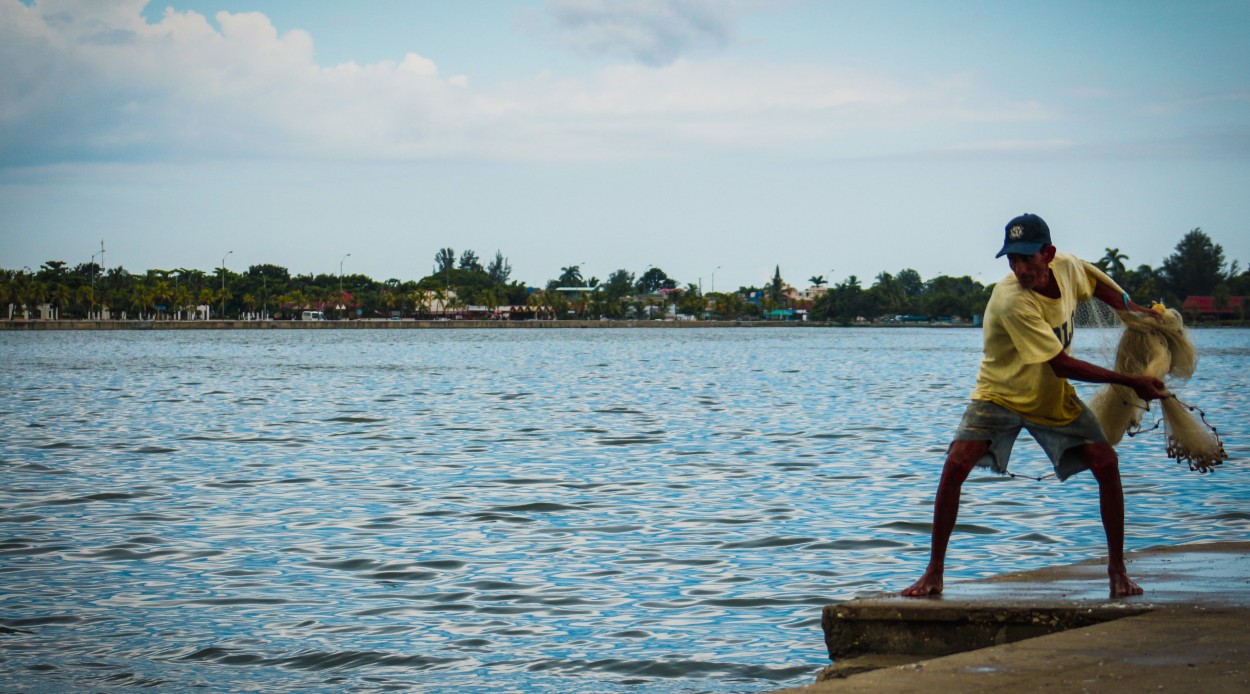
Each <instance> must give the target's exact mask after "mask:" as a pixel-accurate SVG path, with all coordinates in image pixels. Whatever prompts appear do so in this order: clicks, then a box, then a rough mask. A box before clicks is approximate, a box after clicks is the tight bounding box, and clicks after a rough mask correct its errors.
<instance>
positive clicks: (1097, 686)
mask: <svg viewBox="0 0 1250 694" xmlns="http://www.w3.org/2000/svg"><path fill="white" fill-rule="evenodd" d="M1127 559H1128V569H1129V575H1131V576H1133V578H1134V580H1136V581H1137V582H1138V584H1140V585H1141V586H1142V587H1143V588H1144V589H1145V590H1146V593H1145V595H1141V596H1134V597H1129V598H1121V599H1115V600H1112V599H1110V598H1108V587H1107V574H1106V568H1105V565H1104V563H1103V562H1102V561H1101V560H1092V561H1089V562H1083V563H1080V564H1074V565H1070V566H1060V567H1053V568H1047V569H1040V570H1036V571H1028V572H1022V573H1015V574H1007V575H1004V576H999V577H995V578H992V579H988V580H984V581H970V582H966V583H955V584H951V583H948V584H947V585H946V590H945V593H944V594H943V595H941V596H937V597H932V598H923V599H914V598H902V597H899V596H896V595H881V596H874V597H869V598H862V599H859V600H853V601H850V602H847V603H842V604H838V605H829V606H827V607H826V608H825V610H824V614H823V625H824V630H825V642H826V646H827V647H828V650H829V653H830V658H831V659H832V660H833V661H834V663H833V665H831V666H830V667H829V668H826V669H825V670H824V671H823V672H822V673H821V675H820V681H818V682H817V683H815V684H812V685H809V686H806V687H799V688H796V689H790V690H785V691H787V692H802V693H803V694H813V693H825V692H933V691H956V692H991V691H995V692H997V691H1042V690H1046V691H1096V690H1098V691H1103V690H1105V691H1164V692H1167V691H1172V692H1198V691H1200V692H1204V693H1205V692H1243V693H1244V692H1250V542H1221V543H1210V544H1192V545H1181V546H1177V547H1159V548H1152V549H1147V550H1141V551H1138V552H1133V553H1131V554H1130V555H1129V556H1128V558H1127Z"/></svg>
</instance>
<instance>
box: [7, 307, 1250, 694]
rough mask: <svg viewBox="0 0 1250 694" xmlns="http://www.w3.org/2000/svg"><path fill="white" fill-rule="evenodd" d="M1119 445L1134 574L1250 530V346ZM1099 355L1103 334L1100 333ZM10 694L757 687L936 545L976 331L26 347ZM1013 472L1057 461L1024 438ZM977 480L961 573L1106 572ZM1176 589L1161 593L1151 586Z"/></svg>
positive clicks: (901, 579) (12, 484)
mask: <svg viewBox="0 0 1250 694" xmlns="http://www.w3.org/2000/svg"><path fill="white" fill-rule="evenodd" d="M1195 337H1196V339H1197V342H1198V344H1199V347H1200V350H1201V352H1202V354H1203V362H1202V364H1201V365H1200V367H1199V374H1198V376H1197V377H1196V378H1195V379H1194V380H1193V381H1192V382H1191V383H1190V384H1189V385H1188V386H1186V387H1185V388H1184V389H1182V390H1181V392H1182V393H1183V394H1184V396H1185V397H1186V398H1187V399H1188V400H1189V401H1191V402H1193V403H1194V404H1198V405H1200V406H1202V407H1203V408H1204V409H1205V410H1206V412H1207V416H1208V419H1210V420H1211V421H1212V422H1213V423H1215V424H1217V426H1219V427H1220V432H1221V434H1222V435H1223V436H1224V438H1225V442H1226V446H1227V449H1228V452H1229V453H1230V454H1231V455H1232V456H1234V458H1236V459H1237V460H1235V461H1234V462H1232V463H1230V464H1226V465H1225V466H1224V468H1222V469H1221V470H1220V471H1219V472H1217V473H1215V474H1213V475H1205V476H1200V475H1198V474H1196V473H1191V472H1189V471H1187V470H1185V469H1184V468H1183V467H1181V466H1177V465H1176V464H1175V463H1173V462H1171V461H1169V460H1167V459H1166V458H1165V457H1164V454H1163V441H1162V435H1161V434H1160V433H1159V432H1155V433H1152V434H1148V435H1144V436H1140V437H1137V438H1134V439H1130V440H1129V441H1128V442H1127V443H1126V444H1125V445H1124V446H1123V447H1122V456H1123V458H1124V462H1123V465H1122V467H1123V469H1124V474H1125V491H1126V495H1127V503H1128V515H1129V525H1128V537H1129V540H1128V544H1129V548H1130V549H1134V548H1141V547H1147V546H1152V545H1157V544H1164V543H1179V542H1190V541H1201V540H1220V539H1237V540H1245V539H1248V538H1250V507H1248V506H1247V503H1246V502H1247V499H1250V493H1248V487H1247V482H1248V481H1250V480H1248V479H1247V477H1248V475H1247V473H1246V471H1245V469H1244V462H1243V461H1244V459H1245V458H1246V456H1247V453H1248V452H1250V448H1248V443H1247V440H1248V437H1247V433H1248V432H1247V420H1246V417H1245V413H1246V412H1247V408H1248V407H1250V388H1248V387H1247V380H1246V376H1245V374H1246V373H1247V368H1248V367H1250V331H1244V330H1236V331H1235V330H1223V331H1197V332H1196V333H1195ZM1081 339H1082V338H1080V337H1078V342H1079V341H1080V340H1081ZM0 354H2V355H3V357H4V375H3V377H2V378H3V381H2V383H3V389H2V390H0V475H3V481H4V483H3V489H2V490H0V646H2V649H0V687H2V688H4V689H7V690H32V691H60V690H65V689H90V690H96V691H108V690H115V689H126V688H131V687H135V686H152V687H156V688H158V689H161V690H169V691H186V690H189V689H192V688H200V689H207V690H209V691H238V690H264V691H307V690H314V691H318V690H319V691H351V690H354V691H366V690H385V689H399V690H416V689H419V690H421V691H429V692H438V691H466V690H469V691H471V690H491V691H509V690H516V691H527V690H557V689H558V690H565V691H595V692H602V691H630V690H636V691H752V690H766V689H771V688H777V687H780V686H787V685H798V684H804V683H807V682H810V681H811V680H812V677H813V675H814V673H815V671H816V670H818V669H819V668H820V667H821V665H822V664H824V663H825V661H826V656H825V653H824V649H823V644H822V636H821V631H820V624H819V617H820V608H821V607H822V606H823V605H825V604H826V603H829V602H831V601H838V600H845V599H849V598H852V597H855V596H857V595H863V594H868V593H873V592H877V591H881V590H896V589H898V588H901V587H902V586H904V585H906V584H907V583H909V582H910V581H911V580H912V579H914V578H915V577H916V576H917V575H918V574H919V572H920V570H921V568H922V567H923V565H924V563H925V560H926V558H927V551H928V527H929V525H928V521H929V515H930V504H931V499H932V494H933V490H934V487H935V486H936V483H937V476H938V472H939V470H940V466H941V458H942V453H943V451H944V450H945V446H946V443H947V439H948V438H949V436H950V434H951V432H952V431H953V428H954V426H955V424H956V422H957V420H958V417H959V415H960V413H961V412H962V408H963V405H964V402H965V399H966V397H967V394H968V392H969V391H970V389H971V386H972V380H973V377H974V375H975V369H976V365H977V360H978V358H979V354H980V332H979V331H976V330H932V329H929V330H926V329H897V330H858V329H736V330H735V329H691V330H485V331H477V330H404V331H358V330H342V331H339V330H328V331H327V330H317V331H304V330H293V331H264V332H260V331H240V332H226V331H221V332H218V331H203V332H200V331H196V332H177V333H171V332H104V333H101V332H69V333H51V332H37V333H0ZM1012 467H1013V470H1016V471H1019V472H1024V473H1029V474H1035V475H1036V474H1042V473H1044V472H1046V471H1047V470H1048V469H1049V466H1048V464H1047V463H1046V462H1045V459H1044V458H1043V457H1042V455H1041V454H1040V452H1039V451H1038V449H1037V447H1036V446H1035V445H1033V444H1032V443H1031V442H1026V441H1022V442H1021V444H1020V445H1018V446H1017V449H1016V456H1015V458H1014V459H1013V461H1012ZM1096 498H1097V497H1096V488H1095V486H1094V483H1093V480H1092V479H1091V478H1090V477H1089V475H1079V476H1077V477H1076V478H1073V479H1072V480H1069V481H1068V482H1065V483H1063V484H1058V483H1056V482H1054V481H1053V480H1047V481H1045V482H1034V481H1028V480H1013V479H1007V478H1000V477H997V476H994V475H990V474H987V473H974V477H973V478H972V479H971V480H970V484H969V486H968V488H967V490H966V493H965V506H964V509H963V512H962V514H961V516H960V525H959V528H958V532H957V534H956V536H955V539H954V542H953V545H952V551H951V557H950V566H949V569H948V580H959V579H969V578H974V577H979V576H986V575H992V574H996V573H1001V572H1004V571H1006V570H1015V569H1025V568H1032V567H1038V566H1042V565H1049V564H1054V563H1061V562H1071V561H1079V560H1084V559H1087V558H1090V557H1093V556H1101V555H1102V554H1103V551H1104V546H1103V538H1102V533H1101V527H1100V525H1099V523H1098V520H1097V510H1096V509H1097V506H1096ZM1145 587H1146V588H1147V589H1149V586H1145Z"/></svg>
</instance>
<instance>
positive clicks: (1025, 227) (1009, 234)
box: [994, 214, 1050, 258]
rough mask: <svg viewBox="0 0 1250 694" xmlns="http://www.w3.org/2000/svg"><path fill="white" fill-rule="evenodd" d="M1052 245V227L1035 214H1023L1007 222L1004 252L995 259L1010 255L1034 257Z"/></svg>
mask: <svg viewBox="0 0 1250 694" xmlns="http://www.w3.org/2000/svg"><path fill="white" fill-rule="evenodd" d="M1049 245H1050V227H1048V226H1046V222H1045V221H1043V220H1042V218H1041V217H1038V216H1037V215H1035V214H1022V215H1020V216H1019V217H1016V218H1015V219H1013V220H1011V221H1010V222H1007V228H1006V234H1005V235H1004V237H1003V250H1001V251H999V252H998V255H996V256H994V257H995V258H1001V257H1003V256H1005V255H1007V254H1008V253H1014V254H1017V255H1033V254H1034V253H1036V252H1038V251H1040V250H1042V249H1043V248H1045V247H1046V246H1049Z"/></svg>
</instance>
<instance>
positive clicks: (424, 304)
mask: <svg viewBox="0 0 1250 694" xmlns="http://www.w3.org/2000/svg"><path fill="white" fill-rule="evenodd" d="M1106 251H1107V252H1106V254H1105V255H1104V256H1103V257H1102V258H1101V259H1100V260H1098V261H1097V262H1096V264H1097V265H1098V266H1099V267H1100V268H1102V269H1103V271H1105V272H1106V273H1107V274H1108V275H1110V276H1111V277H1112V278H1113V279H1115V280H1116V281H1117V282H1119V283H1120V284H1121V285H1122V286H1123V287H1124V288H1125V289H1126V290H1127V291H1128V292H1129V294H1130V295H1131V296H1133V297H1134V298H1135V299H1136V300H1137V301H1138V302H1139V303H1147V302H1150V301H1153V300H1156V299H1162V300H1163V301H1164V303H1166V304H1168V305H1169V306H1178V307H1179V306H1181V305H1182V301H1183V300H1184V299H1185V298H1186V297H1189V296H1191V295H1194V296H1207V297H1212V299H1211V301H1210V304H1211V306H1213V307H1214V309H1215V310H1217V311H1220V312H1223V313H1225V314H1229V313H1236V314H1238V316H1239V317H1240V318H1241V319H1242V320H1244V319H1245V309H1246V306H1245V303H1244V302H1241V301H1240V300H1237V299H1236V297H1244V296H1246V295H1248V294H1250V270H1242V269H1240V267H1239V266H1238V263H1237V262H1236V261H1234V262H1231V263H1227V264H1226V262H1225V259H1224V250H1223V249H1222V248H1221V247H1220V246H1219V245H1218V244H1216V243H1214V242H1212V240H1211V239H1210V237H1208V236H1207V235H1206V234H1205V233H1204V232H1203V231H1202V230H1201V229H1194V230H1192V231H1190V232H1188V233H1187V234H1185V236H1184V238H1182V239H1181V241H1180V242H1179V243H1178V244H1177V245H1176V248H1175V251H1174V252H1173V253H1172V255H1170V256H1168V257H1167V258H1166V259H1165V260H1164V261H1163V264H1162V265H1161V266H1160V267H1159V268H1158V269H1155V268H1152V267H1151V266H1149V265H1139V266H1138V267H1137V268H1136V269H1130V268H1129V266H1128V265H1127V264H1126V263H1127V261H1128V257H1127V256H1126V255H1124V254H1123V253H1121V252H1120V251H1119V249H1117V248H1108V249H1106ZM434 263H435V264H434V268H433V271H432V272H431V274H430V275H428V276H426V277H423V278H421V279H419V280H399V279H394V278H392V279H388V280H386V281H377V280H374V279H373V278H371V277H368V276H366V275H361V274H353V275H344V276H338V275H326V274H321V275H296V276H291V274H290V272H289V271H288V270H287V269H286V268H285V267H282V266H279V265H271V264H265V265H253V266H251V267H249V268H248V269H247V271H246V272H243V273H234V272H230V271H229V270H226V269H224V268H219V269H218V270H217V271H216V272H213V273H207V272H203V271H201V270H189V269H185V268H178V269H174V270H148V271H146V272H144V273H142V274H135V273H131V272H128V271H127V270H125V269H124V268H122V267H114V268H108V269H104V268H101V267H100V266H99V265H97V264H96V263H95V262H94V260H93V262H90V263H84V264H81V265H78V266H77V267H74V268H70V267H69V266H68V265H67V264H66V263H64V262H62V261H59V260H50V261H48V262H46V263H44V264H43V265H42V266H40V268H39V270H38V271H31V270H30V269H29V268H24V269H22V270H0V306H2V307H5V311H6V313H5V314H4V315H3V316H0V318H8V319H22V318H24V317H36V316H37V315H39V314H38V313H37V312H41V313H47V314H48V315H43V316H40V317H44V318H53V317H55V318H63V319H64V318H89V317H99V316H101V315H102V311H104V310H106V309H107V311H108V316H109V317H111V318H121V317H123V315H124V316H125V317H127V318H143V319H156V320H161V319H183V320H185V319H205V318H210V317H211V318H217V317H221V316H222V315H224V316H226V317H230V318H274V319H290V318H298V317H299V316H300V314H301V312H302V311H305V310H314V311H322V312H324V314H325V316H326V317H327V318H330V319H346V318H389V317H404V318H439V317H456V316H469V315H471V316H474V317H487V316H492V315H497V314H502V313H505V312H506V313H507V314H509V315H510V316H511V317H513V318H544V319H566V318H581V319H599V318H606V319H623V318H645V317H657V318H658V317H662V316H671V315H682V316H691V317H704V318H714V319H718V320H743V319H746V320H752V319H787V318H792V317H793V313H794V311H796V310H797V311H804V310H805V311H807V312H808V317H809V319H810V320H815V321H829V322H836V323H842V324H851V323H855V322H859V321H861V320H885V321H911V320H917V321H918V320H925V321H928V320H971V319H972V317H974V316H978V315H980V314H981V313H982V311H983V310H984V308H985V304H986V302H987V301H988V300H989V295H990V291H991V290H992V289H993V285H990V286H985V285H982V284H981V283H980V282H977V281H976V280H974V279H972V278H970V277H967V276H964V277H948V276H946V275H939V276H937V277H934V278H931V279H929V280H924V279H922V278H921V276H920V274H919V273H918V272H916V271H915V270H912V269H903V270H900V271H899V272H898V273H896V274H891V273H889V272H882V273H880V274H878V275H877V276H876V279H875V280H874V282H873V284H872V285H871V286H869V287H867V288H865V287H864V286H862V284H861V282H860V280H859V278H857V277H855V276H854V275H852V276H850V277H848V278H847V279H845V280H843V281H842V282H839V283H836V284H833V285H832V286H828V287H826V286H825V285H827V284H829V283H828V282H827V281H826V280H825V278H824V276H823V275H818V276H815V277H812V278H810V279H809V282H810V283H811V285H812V289H809V290H807V291H805V292H799V291H796V290H795V289H794V288H793V287H791V286H790V285H789V284H788V283H786V282H785V280H783V279H782V275H781V268H780V266H778V267H777V268H776V270H775V271H774V274H773V278H772V280H771V281H770V282H769V283H768V284H766V285H765V286H763V287H741V288H739V289H738V291H736V292H723V293H707V294H705V293H703V292H702V291H701V288H700V287H699V286H698V285H695V284H688V285H686V286H685V287H682V286H681V285H680V283H678V282H677V281H676V280H675V279H673V278H671V277H669V276H668V275H667V274H666V273H665V272H664V271H663V270H661V269H659V268H657V267H648V268H647V269H646V270H644V271H643V273H642V274H640V275H638V276H635V275H634V273H632V272H630V271H628V270H625V269H620V270H617V271H615V272H613V273H612V274H611V275H609V276H608V278H607V280H606V281H602V282H601V281H600V280H599V279H598V278H596V277H590V278H584V277H583V276H582V273H581V267H580V266H577V265H572V266H568V267H564V268H561V273H560V276H559V277H556V278H553V279H551V280H549V281H548V282H547V283H546V284H545V285H544V286H543V287H542V288H536V287H530V286H527V285H526V284H524V283H522V282H518V281H515V280H512V279H511V276H512V266H511V265H510V264H509V263H508V260H507V258H505V257H504V255H503V254H502V253H501V252H496V253H495V257H494V259H493V260H491V261H490V262H489V263H487V264H486V265H485V266H483V265H482V263H481V261H480V260H479V258H478V256H477V253H475V252H474V251H464V252H462V253H461V254H460V255H459V257H457V255H456V252H455V250H453V249H451V248H442V249H439V250H438V251H437V253H436V254H435V256H434ZM1004 271H1005V268H1004ZM501 307H506V310H501ZM41 309H42V310H41ZM1194 311H1195V313H1194V314H1193V315H1192V316H1191V317H1192V319H1194V320H1196V319H1198V318H1200V317H1201V315H1199V314H1198V313H1196V311H1197V309H1194Z"/></svg>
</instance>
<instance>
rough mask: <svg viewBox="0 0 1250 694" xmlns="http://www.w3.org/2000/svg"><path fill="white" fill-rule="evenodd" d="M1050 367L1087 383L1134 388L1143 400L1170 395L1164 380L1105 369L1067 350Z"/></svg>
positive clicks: (1056, 357) (1065, 376)
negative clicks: (1074, 355) (1069, 353)
mask: <svg viewBox="0 0 1250 694" xmlns="http://www.w3.org/2000/svg"><path fill="white" fill-rule="evenodd" d="M1047 363H1048V364H1050V368H1051V370H1052V371H1054V372H1055V375H1056V376H1058V377H1059V378H1067V379H1072V380H1075V381H1084V382H1086V383H1114V384H1116V385H1121V386H1127V387H1129V388H1132V389H1133V390H1134V391H1135V392H1136V393H1137V396H1138V397H1139V398H1141V399H1142V400H1157V399H1159V398H1163V397H1168V394H1167V391H1166V390H1165V388H1164V385H1163V381H1160V380H1159V379H1157V378H1154V377H1152V376H1146V375H1140V376H1136V375H1132V374H1126V373H1120V372H1119V371H1112V370H1111V369H1104V368H1103V367H1101V366H1098V365H1097V364H1091V363H1089V362H1087V361H1081V360H1080V359H1076V358H1074V357H1072V356H1069V355H1068V354H1067V353H1066V352H1060V353H1059V354H1058V355H1056V356H1055V357H1054V358H1053V359H1051V360H1050V361H1049V362H1047Z"/></svg>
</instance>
